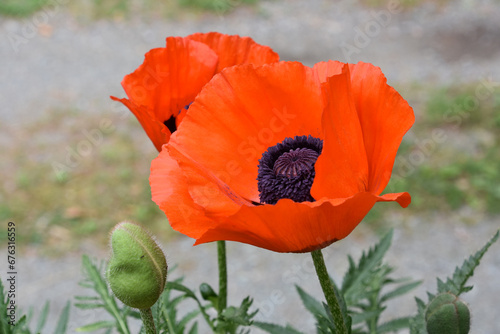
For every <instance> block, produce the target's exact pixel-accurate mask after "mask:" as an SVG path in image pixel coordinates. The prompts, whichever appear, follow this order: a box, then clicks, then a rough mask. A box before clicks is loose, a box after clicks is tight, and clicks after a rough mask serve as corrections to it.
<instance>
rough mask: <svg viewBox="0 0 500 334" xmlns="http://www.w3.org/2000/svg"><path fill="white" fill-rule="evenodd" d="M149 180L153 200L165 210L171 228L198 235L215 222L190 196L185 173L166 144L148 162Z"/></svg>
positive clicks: (194, 236) (193, 236) (193, 235)
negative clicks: (169, 152)
mask: <svg viewBox="0 0 500 334" xmlns="http://www.w3.org/2000/svg"><path fill="white" fill-rule="evenodd" d="M149 183H150V185H151V195H152V199H153V201H154V202H155V203H156V204H157V205H158V206H159V207H160V209H161V210H163V211H164V212H165V214H166V215H167V218H168V220H169V223H170V225H171V226H172V228H173V229H174V230H176V231H179V232H181V233H183V234H185V235H187V236H189V237H191V238H198V237H200V236H201V235H202V234H203V233H205V232H206V231H207V230H208V229H210V228H211V227H213V226H214V222H213V221H212V220H211V219H210V218H208V217H207V216H206V214H205V210H204V209H203V207H201V206H199V205H198V204H196V203H195V202H194V201H193V199H192V198H191V196H190V194H189V191H188V185H187V180H186V177H185V176H184V173H183V171H182V170H181V169H180V168H179V165H178V164H177V162H176V161H175V159H173V158H171V157H170V156H169V154H168V151H167V150H166V148H165V149H163V150H162V151H161V152H160V154H159V155H158V157H157V158H156V159H154V160H153V162H152V163H151V175H150V177H149Z"/></svg>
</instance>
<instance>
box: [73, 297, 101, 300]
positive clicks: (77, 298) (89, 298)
mask: <svg viewBox="0 0 500 334" xmlns="http://www.w3.org/2000/svg"><path fill="white" fill-rule="evenodd" d="M75 299H76V300H80V301H99V300H101V299H100V298H99V297H95V296H75Z"/></svg>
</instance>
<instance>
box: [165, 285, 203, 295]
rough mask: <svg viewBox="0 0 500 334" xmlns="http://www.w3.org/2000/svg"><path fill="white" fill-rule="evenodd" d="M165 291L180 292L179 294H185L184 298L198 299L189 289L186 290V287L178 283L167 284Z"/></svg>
mask: <svg viewBox="0 0 500 334" xmlns="http://www.w3.org/2000/svg"><path fill="white" fill-rule="evenodd" d="M166 289H167V290H177V291H181V292H184V293H185V294H186V296H188V297H191V298H194V299H198V298H197V297H196V295H195V293H194V292H193V291H192V290H191V289H190V288H188V287H187V286H184V285H182V284H180V283H177V282H167V284H166Z"/></svg>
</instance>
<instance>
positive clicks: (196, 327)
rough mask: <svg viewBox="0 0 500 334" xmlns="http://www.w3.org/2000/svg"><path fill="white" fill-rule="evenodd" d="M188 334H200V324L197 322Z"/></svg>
mask: <svg viewBox="0 0 500 334" xmlns="http://www.w3.org/2000/svg"><path fill="white" fill-rule="evenodd" d="M188 334H198V323H197V322H195V323H194V324H193V327H191V329H190V330H189V333H188Z"/></svg>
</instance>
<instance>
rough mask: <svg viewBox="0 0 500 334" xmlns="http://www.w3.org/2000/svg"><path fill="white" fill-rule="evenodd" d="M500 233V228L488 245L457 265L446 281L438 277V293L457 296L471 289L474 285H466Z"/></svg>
mask: <svg viewBox="0 0 500 334" xmlns="http://www.w3.org/2000/svg"><path fill="white" fill-rule="evenodd" d="M499 235H500V230H498V231H497V233H495V235H494V236H493V237H492V238H491V239H490V241H488V242H487V243H486V245H485V246H484V247H483V248H481V249H480V250H479V251H477V252H476V253H475V254H474V255H471V256H470V257H469V259H468V260H465V261H464V263H463V264H462V266H461V267H460V268H458V267H456V268H455V272H454V273H453V277H452V278H447V279H446V283H445V282H443V281H441V280H439V279H438V293H442V292H451V293H452V294H454V295H456V296H457V297H458V296H460V294H462V293H464V292H467V291H470V290H471V289H472V287H470V286H465V284H467V280H468V279H469V278H470V277H472V275H474V270H475V269H476V267H477V266H478V265H479V262H480V261H481V258H482V257H483V256H484V254H485V253H486V252H487V251H488V249H489V248H490V246H491V245H492V244H493V243H494V242H495V241H497V239H498V237H499Z"/></svg>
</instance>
